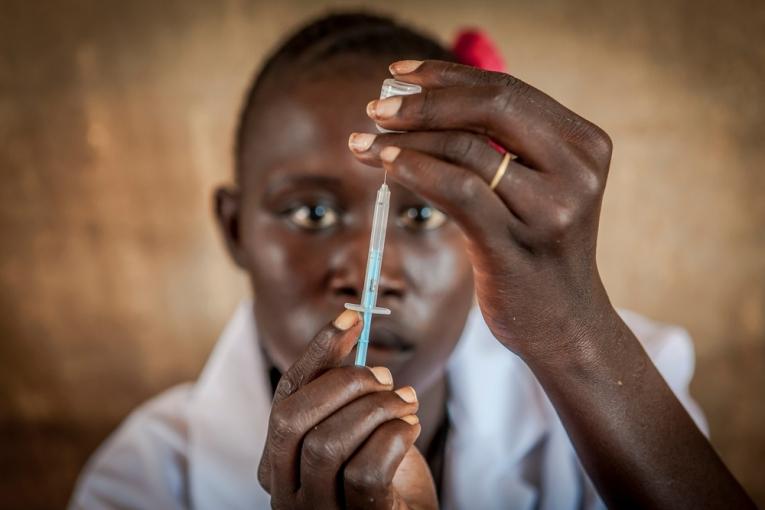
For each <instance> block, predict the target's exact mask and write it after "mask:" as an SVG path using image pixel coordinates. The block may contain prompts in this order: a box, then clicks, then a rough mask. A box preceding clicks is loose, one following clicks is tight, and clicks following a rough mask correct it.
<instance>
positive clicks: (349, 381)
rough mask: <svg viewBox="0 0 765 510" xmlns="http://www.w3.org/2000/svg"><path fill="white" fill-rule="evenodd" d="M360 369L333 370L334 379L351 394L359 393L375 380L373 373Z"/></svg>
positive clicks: (344, 368)
mask: <svg viewBox="0 0 765 510" xmlns="http://www.w3.org/2000/svg"><path fill="white" fill-rule="evenodd" d="M359 368H360V367H341V368H333V369H332V372H333V377H336V378H337V382H338V384H340V385H341V386H344V387H346V388H347V390H348V391H349V392H351V393H354V394H355V393H359V392H361V391H363V389H364V388H365V387H366V386H367V385H368V383H369V382H371V381H372V379H374V376H373V375H372V373H371V372H370V371H369V370H368V369H366V368H361V369H359Z"/></svg>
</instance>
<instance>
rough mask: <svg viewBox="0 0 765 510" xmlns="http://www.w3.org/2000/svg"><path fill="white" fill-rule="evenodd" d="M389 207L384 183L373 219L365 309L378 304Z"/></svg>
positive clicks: (378, 193)
mask: <svg viewBox="0 0 765 510" xmlns="http://www.w3.org/2000/svg"><path fill="white" fill-rule="evenodd" d="M389 205H390V189H389V188H388V185H387V184H384V183H383V185H382V186H380V189H379V190H378V191H377V199H376V200H375V210H374V217H373V219H372V235H371V236H370V239H369V255H368V257H367V274H366V276H365V277H364V295H363V296H362V305H363V306H365V307H374V306H375V303H376V302H377V284H378V281H379V280H380V271H381V269H382V256H383V248H384V247H385V231H386V230H387V226H388V208H389Z"/></svg>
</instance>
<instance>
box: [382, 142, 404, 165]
mask: <svg viewBox="0 0 765 510" xmlns="http://www.w3.org/2000/svg"><path fill="white" fill-rule="evenodd" d="M399 152H401V149H399V148H398V147H394V146H393V145H390V146H388V147H385V148H384V149H383V150H381V151H380V159H382V160H383V161H385V162H386V163H393V161H394V160H395V159H396V158H397V157H398V153H399Z"/></svg>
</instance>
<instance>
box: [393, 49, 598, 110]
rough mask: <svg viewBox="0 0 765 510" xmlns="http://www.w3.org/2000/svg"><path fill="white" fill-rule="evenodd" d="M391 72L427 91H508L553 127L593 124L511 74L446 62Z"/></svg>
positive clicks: (402, 65) (398, 65)
mask: <svg viewBox="0 0 765 510" xmlns="http://www.w3.org/2000/svg"><path fill="white" fill-rule="evenodd" d="M389 70H390V72H391V74H392V75H393V76H395V77H396V78H397V79H401V80H403V81H406V82H408V83H414V84H417V85H420V86H421V87H423V88H424V89H435V88H445V87H467V88H475V87H495V88H499V89H500V90H507V91H508V92H509V93H510V94H512V95H514V96H516V97H517V99H518V101H519V104H520V105H524V104H525V105H531V106H533V107H534V109H536V110H537V111H538V113H539V115H540V116H543V117H545V118H547V119H548V120H549V121H550V122H551V123H553V124H560V123H563V125H565V124H584V125H588V124H591V123H589V122H588V121H587V120H586V119H584V118H582V117H581V116H579V115H577V114H576V113H575V112H573V111H571V110H569V109H568V108H566V107H565V106H563V105H562V104H560V103H559V102H558V101H556V100H555V99H553V98H552V97H550V96H548V95H547V94H545V93H544V92H542V91H541V90H539V89H537V88H535V87H533V86H531V85H529V84H528V83H526V82H524V81H523V80H520V79H519V78H517V77H515V76H513V75H511V74H507V73H503V72H496V71H487V70H485V69H480V68H477V67H473V66H470V65H464V64H458V63H455V62H445V61H443V60H425V61H412V60H406V61H399V62H394V63H392V64H391V65H390V66H389Z"/></svg>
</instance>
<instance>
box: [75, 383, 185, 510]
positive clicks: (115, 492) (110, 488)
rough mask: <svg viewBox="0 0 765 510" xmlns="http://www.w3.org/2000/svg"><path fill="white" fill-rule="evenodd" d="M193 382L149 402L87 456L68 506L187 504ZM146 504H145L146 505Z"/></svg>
mask: <svg viewBox="0 0 765 510" xmlns="http://www.w3.org/2000/svg"><path fill="white" fill-rule="evenodd" d="M191 389H192V385H191V384H185V385H180V386H176V387H174V388H171V389H169V390H167V391H165V392H163V393H161V394H160V395H158V396H156V397H154V398H152V399H151V400H149V401H147V402H146V403H144V404H143V405H141V406H140V407H138V408H137V409H136V410H135V411H133V412H132V413H131V414H130V415H129V416H128V417H127V419H126V420H125V421H124V422H123V423H122V424H121V425H120V426H119V428H118V429H117V430H116V431H115V432H114V433H112V435H111V436H110V437H109V438H108V439H107V440H106V441H105V442H104V443H103V444H102V445H101V447H100V448H99V449H98V450H97V451H96V453H95V454H94V455H93V456H92V457H91V459H90V460H89V461H88V464H87V465H86V466H85V469H84V470H83V472H82V474H81V475H80V479H79V481H78V483H77V487H76V488H75V492H74V495H73V496H72V500H71V502H70V508H89V509H90V508H114V507H132V506H135V505H136V503H137V502H138V501H139V498H140V501H141V506H145V507H152V508H184V507H186V506H187V505H186V501H187V496H186V493H187V487H186V485H187V483H186V477H187V444H188V422H187V419H186V407H187V403H188V401H189V398H190V395H191ZM144 503H146V504H144Z"/></svg>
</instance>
